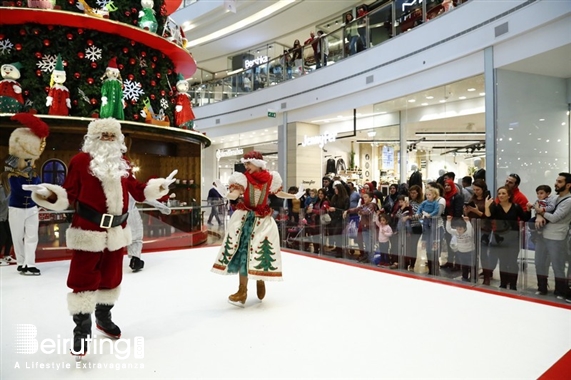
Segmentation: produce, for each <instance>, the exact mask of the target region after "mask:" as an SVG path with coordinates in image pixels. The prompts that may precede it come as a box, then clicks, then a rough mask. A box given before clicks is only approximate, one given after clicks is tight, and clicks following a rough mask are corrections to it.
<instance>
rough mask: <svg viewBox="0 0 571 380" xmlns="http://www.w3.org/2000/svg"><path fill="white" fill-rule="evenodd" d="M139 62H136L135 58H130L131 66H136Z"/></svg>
mask: <svg viewBox="0 0 571 380" xmlns="http://www.w3.org/2000/svg"><path fill="white" fill-rule="evenodd" d="M136 62H137V61H136V60H135V58H129V63H130V64H131V65H134V64H135V63H136Z"/></svg>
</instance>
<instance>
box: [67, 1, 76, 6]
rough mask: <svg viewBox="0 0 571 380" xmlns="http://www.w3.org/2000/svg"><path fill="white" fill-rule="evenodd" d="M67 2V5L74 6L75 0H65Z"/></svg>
mask: <svg viewBox="0 0 571 380" xmlns="http://www.w3.org/2000/svg"><path fill="white" fill-rule="evenodd" d="M67 2H68V3H69V5H73V4H75V0H67Z"/></svg>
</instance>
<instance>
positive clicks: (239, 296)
mask: <svg viewBox="0 0 571 380" xmlns="http://www.w3.org/2000/svg"><path fill="white" fill-rule="evenodd" d="M246 298H248V289H247V288H246V285H240V287H239V288H238V292H236V293H234V294H232V295H230V296H228V302H230V303H231V304H232V305H235V306H240V307H244V304H245V303H246Z"/></svg>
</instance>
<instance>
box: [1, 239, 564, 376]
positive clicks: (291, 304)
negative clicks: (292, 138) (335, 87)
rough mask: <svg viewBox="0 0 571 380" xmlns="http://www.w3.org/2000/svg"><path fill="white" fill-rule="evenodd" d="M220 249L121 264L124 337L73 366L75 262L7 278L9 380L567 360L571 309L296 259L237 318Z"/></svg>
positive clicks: (511, 365)
mask: <svg viewBox="0 0 571 380" xmlns="http://www.w3.org/2000/svg"><path fill="white" fill-rule="evenodd" d="M217 250H218V247H205V248H195V249H188V250H179V251H168V252H159V253H152V254H144V255H143V259H144V260H145V262H146V266H145V269H144V270H143V271H141V272H139V273H132V272H131V270H130V269H129V268H128V266H127V264H128V261H127V259H125V262H124V278H123V284H122V294H121V297H120V299H119V302H118V303H117V305H116V307H115V308H114V309H113V319H114V321H115V322H116V323H117V324H118V325H119V326H120V327H121V329H122V330H123V335H122V337H121V339H120V340H119V341H115V343H113V344H111V343H110V342H108V341H106V340H104V339H102V336H101V335H100V334H99V333H97V332H95V335H96V336H95V340H94V342H93V343H92V348H93V347H96V348H97V350H98V351H97V352H96V353H91V354H88V355H87V356H86V357H85V358H84V360H83V362H81V363H80V364H79V365H77V366H76V363H75V361H74V358H73V357H72V356H71V355H70V354H69V353H67V350H66V349H65V348H62V347H65V346H66V345H68V344H69V343H67V342H66V341H67V340H68V339H70V338H71V336H72V329H73V322H72V320H71V317H70V316H69V315H68V312H67V307H66V293H67V292H68V289H67V287H66V284H65V282H66V276H67V271H68V267H69V261H54V262H48V263H42V264H40V268H41V270H42V275H41V276H39V277H27V276H22V275H18V274H17V273H16V268H15V267H14V266H10V267H2V268H0V286H1V288H0V291H1V293H0V296H1V304H2V310H1V314H0V317H1V332H2V343H1V344H2V353H1V358H0V359H1V373H2V375H1V378H2V379H55V378H58V379H103V378H105V379H115V378H117V379H127V378H136V379H147V378H149V379H151V378H152V379H174V378H250V379H254V378H260V379H271V378H283V379H286V378H311V379H313V378H322V379H325V378H344V379H356V378H408V379H428V378H433V379H434V378H439V379H442V378H455V379H459V378H480V379H483V378H485V379H507V378H512V379H516V378H517V379H537V378H538V377H540V376H541V375H542V374H544V373H545V372H546V371H547V370H548V369H550V367H552V366H554V364H555V363H556V362H558V361H559V360H560V359H561V358H562V357H563V356H564V355H565V354H566V353H568V352H569V351H570V350H571V307H569V305H561V306H558V305H549V304H544V303H540V302H534V301H533V300H528V299H524V298H521V297H511V296H506V295H505V294H502V293H499V292H494V291H490V290H488V291H481V290H477V289H473V288H470V287H469V286H466V285H463V284H458V285H450V284H445V283H441V282H438V281H432V280H430V279H426V278H420V279H419V278H413V277H409V276H406V275H403V274H398V273H397V274H395V273H390V272H387V271H378V270H370V269H368V268H366V267H364V266H358V265H353V264H351V263H349V262H334V261H332V260H327V259H322V258H317V257H311V256H309V255H301V254H296V253H291V252H287V251H284V252H283V253H282V258H283V264H284V265H283V266H284V281H283V282H269V283H267V295H266V298H265V299H264V301H263V302H260V301H259V300H258V299H257V298H256V295H255V284H254V283H253V282H251V283H250V292H249V298H248V300H247V302H246V307H245V308H239V307H236V306H233V305H231V304H229V303H228V302H227V297H228V295H229V294H231V293H234V292H235V291H236V290H237V285H238V279H237V278H236V277H235V276H220V275H216V274H213V273H212V272H210V268H211V266H212V263H213V261H214V258H215V255H216V252H217ZM23 329H27V331H31V334H29V335H27V336H24V337H23V336H22V335H21V334H20V335H18V336H17V335H16V333H17V332H22V331H23ZM34 332H35V337H34ZM34 342H38V346H34V344H33V343H34ZM30 343H31V344H30ZM135 348H136V349H135ZM34 351H35V353H28V354H26V353H25V352H34ZM18 352H24V353H18ZM48 366H49V368H47V367H48ZM42 367H43V368H42ZM67 367H69V368H67Z"/></svg>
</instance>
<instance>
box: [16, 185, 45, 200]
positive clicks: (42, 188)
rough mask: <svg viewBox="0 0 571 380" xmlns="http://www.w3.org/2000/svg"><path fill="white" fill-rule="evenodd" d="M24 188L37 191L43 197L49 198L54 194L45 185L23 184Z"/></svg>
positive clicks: (33, 191)
mask: <svg viewBox="0 0 571 380" xmlns="http://www.w3.org/2000/svg"><path fill="white" fill-rule="evenodd" d="M22 189H24V190H26V191H31V192H32V193H36V194H38V195H39V196H40V197H43V198H49V197H50V196H51V195H52V192H51V191H50V190H48V188H47V187H45V186H43V185H22Z"/></svg>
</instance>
